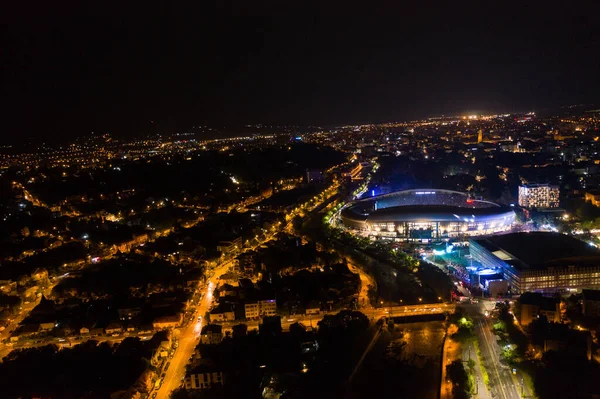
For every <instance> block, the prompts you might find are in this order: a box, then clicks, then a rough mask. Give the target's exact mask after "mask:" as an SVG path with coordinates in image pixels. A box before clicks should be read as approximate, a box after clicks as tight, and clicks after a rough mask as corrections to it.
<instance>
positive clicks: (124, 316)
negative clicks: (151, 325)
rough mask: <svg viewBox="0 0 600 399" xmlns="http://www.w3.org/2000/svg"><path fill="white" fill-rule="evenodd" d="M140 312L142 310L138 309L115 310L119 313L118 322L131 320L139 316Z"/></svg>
mask: <svg viewBox="0 0 600 399" xmlns="http://www.w3.org/2000/svg"><path fill="white" fill-rule="evenodd" d="M141 311H142V309H140V308H138V307H133V308H119V309H117V312H118V313H119V320H121V321H125V320H131V319H133V318H134V317H136V316H137V315H139V314H140V313H141Z"/></svg>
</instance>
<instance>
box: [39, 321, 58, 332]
mask: <svg viewBox="0 0 600 399" xmlns="http://www.w3.org/2000/svg"><path fill="white" fill-rule="evenodd" d="M54 326H56V320H51V321H46V322H43V323H40V331H50V330H52V329H53V328H54Z"/></svg>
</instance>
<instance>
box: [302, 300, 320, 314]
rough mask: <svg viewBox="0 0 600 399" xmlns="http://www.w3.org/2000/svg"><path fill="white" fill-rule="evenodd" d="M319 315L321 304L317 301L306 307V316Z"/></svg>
mask: <svg viewBox="0 0 600 399" xmlns="http://www.w3.org/2000/svg"><path fill="white" fill-rule="evenodd" d="M320 313H321V304H320V303H319V302H318V301H310V303H309V304H308V305H307V306H306V315H307V316H308V315H318V314H320Z"/></svg>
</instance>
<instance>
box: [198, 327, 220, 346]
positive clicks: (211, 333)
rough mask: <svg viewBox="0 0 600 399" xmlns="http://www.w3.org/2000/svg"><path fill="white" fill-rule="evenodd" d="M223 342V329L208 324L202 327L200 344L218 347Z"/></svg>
mask: <svg viewBox="0 0 600 399" xmlns="http://www.w3.org/2000/svg"><path fill="white" fill-rule="evenodd" d="M222 340H223V327H222V326H220V325H218V324H208V325H206V326H204V327H202V332H201V333H200V343H201V344H205V345H217V344H219V343H221V341H222Z"/></svg>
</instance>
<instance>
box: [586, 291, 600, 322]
mask: <svg viewBox="0 0 600 399" xmlns="http://www.w3.org/2000/svg"><path fill="white" fill-rule="evenodd" d="M582 296H583V315H584V316H586V317H600V290H583V291H582Z"/></svg>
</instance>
